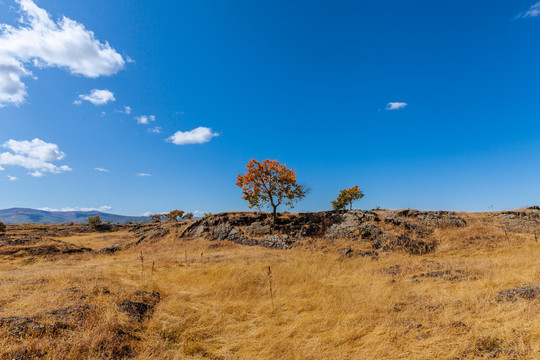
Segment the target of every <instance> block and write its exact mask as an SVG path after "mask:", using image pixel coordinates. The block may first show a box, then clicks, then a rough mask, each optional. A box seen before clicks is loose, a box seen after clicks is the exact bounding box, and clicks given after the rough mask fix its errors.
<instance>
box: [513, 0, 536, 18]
mask: <svg viewBox="0 0 540 360" xmlns="http://www.w3.org/2000/svg"><path fill="white" fill-rule="evenodd" d="M538 15H540V2H537V3H536V4H534V5H533V6H531V7H530V8H529V10H527V11H525V12H522V13H521V14H519V15H518V16H516V19H519V18H522V19H525V18H528V17H537V16H538Z"/></svg>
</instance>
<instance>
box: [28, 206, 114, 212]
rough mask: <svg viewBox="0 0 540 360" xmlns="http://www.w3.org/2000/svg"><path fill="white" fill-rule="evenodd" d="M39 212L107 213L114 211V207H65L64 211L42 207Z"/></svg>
mask: <svg viewBox="0 0 540 360" xmlns="http://www.w3.org/2000/svg"><path fill="white" fill-rule="evenodd" d="M38 210H42V211H101V212H107V211H111V210H112V207H110V206H107V205H104V206H100V207H97V208H94V207H77V206H76V207H65V208H62V209H53V208H49V207H42V208H38Z"/></svg>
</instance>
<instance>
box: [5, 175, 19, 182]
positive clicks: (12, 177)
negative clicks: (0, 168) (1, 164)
mask: <svg viewBox="0 0 540 360" xmlns="http://www.w3.org/2000/svg"><path fill="white" fill-rule="evenodd" d="M7 178H8V179H9V181H16V180H17V179H19V178H18V177H16V176H11V175H7Z"/></svg>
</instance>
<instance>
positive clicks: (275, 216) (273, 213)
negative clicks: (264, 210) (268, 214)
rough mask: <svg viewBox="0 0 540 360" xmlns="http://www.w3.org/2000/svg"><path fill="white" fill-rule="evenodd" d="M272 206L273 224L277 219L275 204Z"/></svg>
mask: <svg viewBox="0 0 540 360" xmlns="http://www.w3.org/2000/svg"><path fill="white" fill-rule="evenodd" d="M272 206H273V207H274V211H273V212H272V218H273V219H274V224H275V223H276V219H277V207H278V206H277V205H272Z"/></svg>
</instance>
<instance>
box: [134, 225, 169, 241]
mask: <svg viewBox="0 0 540 360" xmlns="http://www.w3.org/2000/svg"><path fill="white" fill-rule="evenodd" d="M168 234H169V229H163V228H157V229H152V228H150V229H144V230H141V231H139V232H138V233H137V235H138V236H139V239H137V242H136V243H135V245H139V244H140V243H142V242H144V241H147V240H154V239H160V238H163V237H164V236H166V235H168Z"/></svg>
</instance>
